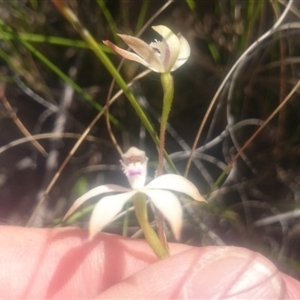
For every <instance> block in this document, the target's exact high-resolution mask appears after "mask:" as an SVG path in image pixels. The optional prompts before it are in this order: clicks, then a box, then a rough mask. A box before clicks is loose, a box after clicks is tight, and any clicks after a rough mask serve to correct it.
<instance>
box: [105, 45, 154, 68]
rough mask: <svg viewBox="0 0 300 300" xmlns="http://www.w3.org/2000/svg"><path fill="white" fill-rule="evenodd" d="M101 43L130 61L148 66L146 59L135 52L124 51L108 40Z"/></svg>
mask: <svg viewBox="0 0 300 300" xmlns="http://www.w3.org/2000/svg"><path fill="white" fill-rule="evenodd" d="M103 43H104V44H105V45H106V46H108V47H110V48H111V49H113V50H114V51H115V52H117V53H118V54H119V55H121V56H122V57H124V58H126V59H129V60H132V61H136V62H138V63H140V64H142V65H144V66H145V67H147V68H150V65H149V63H148V62H147V61H145V60H144V59H142V58H141V57H140V56H138V55H136V54H135V53H133V52H129V51H126V50H124V49H122V48H120V47H118V46H116V45H115V44H113V43H111V42H110V41H103ZM153 71H155V72H158V71H156V70H153Z"/></svg>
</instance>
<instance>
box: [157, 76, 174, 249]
mask: <svg viewBox="0 0 300 300" xmlns="http://www.w3.org/2000/svg"><path fill="white" fill-rule="evenodd" d="M161 84H162V87H163V92H164V98H163V109H162V114H161V120H160V137H159V140H160V143H159V151H158V166H157V172H156V176H160V175H162V173H163V167H164V151H165V150H164V148H165V136H166V128H167V123H168V117H169V113H170V110H171V105H172V101H173V96H174V81H173V77H172V75H171V73H162V74H161ZM156 220H157V232H158V236H159V239H160V242H161V243H162V245H163V246H164V247H165V248H166V249H168V242H167V238H166V234H165V227H164V217H163V215H162V214H161V213H160V212H159V211H156Z"/></svg>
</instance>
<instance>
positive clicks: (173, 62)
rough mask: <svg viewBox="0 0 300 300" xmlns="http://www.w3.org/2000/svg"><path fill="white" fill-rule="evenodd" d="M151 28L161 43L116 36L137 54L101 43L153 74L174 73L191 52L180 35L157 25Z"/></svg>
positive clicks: (127, 36)
mask: <svg viewBox="0 0 300 300" xmlns="http://www.w3.org/2000/svg"><path fill="white" fill-rule="evenodd" d="M152 28H153V29H154V30H155V31H156V32H157V33H158V34H159V35H161V36H162V41H157V40H155V41H154V42H152V43H150V45H148V44H147V43H145V42H144V41H142V40H141V39H139V38H136V37H133V36H129V35H125V34H118V36H119V37H120V38H121V39H122V40H123V41H124V42H125V43H126V44H127V45H128V46H129V47H130V48H131V49H132V50H134V51H135V52H136V53H137V54H135V53H133V52H129V51H126V50H124V49H122V48H119V47H118V46H116V45H114V44H113V43H111V42H110V41H103V43H104V44H105V45H107V46H108V47H110V48H111V49H113V50H114V51H115V52H117V53H118V54H120V55H121V56H123V57H124V58H126V59H129V60H133V61H136V62H138V63H140V64H142V65H144V66H146V67H147V68H149V69H151V70H152V71H154V72H158V73H169V72H171V71H175V70H176V69H178V68H179V67H180V66H181V65H183V64H184V63H185V62H186V61H187V59H188V58H189V56H190V51H191V50H190V45H189V43H188V42H187V40H186V39H185V38H184V37H183V36H182V35H181V34H180V33H179V34H178V35H175V34H174V33H173V32H172V31H171V30H170V29H169V28H168V27H166V26H163V25H158V26H153V27H152Z"/></svg>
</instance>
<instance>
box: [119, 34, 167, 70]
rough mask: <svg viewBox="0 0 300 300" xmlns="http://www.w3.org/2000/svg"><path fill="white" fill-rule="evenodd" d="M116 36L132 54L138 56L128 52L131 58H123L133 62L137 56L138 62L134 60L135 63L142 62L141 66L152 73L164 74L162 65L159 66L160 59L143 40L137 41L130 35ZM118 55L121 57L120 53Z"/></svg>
mask: <svg viewBox="0 0 300 300" xmlns="http://www.w3.org/2000/svg"><path fill="white" fill-rule="evenodd" d="M118 36H119V37H120V38H121V39H122V40H123V41H124V42H125V43H126V44H127V45H128V46H129V47H130V48H131V49H132V50H133V51H134V52H136V53H137V54H138V55H136V54H134V55H135V56H133V55H132V54H133V53H132V52H128V53H130V54H131V58H130V57H125V56H124V57H125V58H127V59H131V60H135V59H133V58H136V56H137V57H138V60H135V61H137V62H139V63H142V62H143V63H142V64H143V65H144V66H147V67H148V68H149V69H151V70H153V71H154V72H159V73H162V72H164V68H163V65H162V64H161V61H160V57H159V55H158V53H157V52H156V51H155V50H154V49H153V48H152V47H150V45H148V44H147V43H145V42H144V41H143V40H141V39H138V38H136V37H134V36H130V35H126V34H118ZM115 47H116V46H115ZM119 49H120V48H119ZM114 50H115V49H114ZM123 51H125V50H123ZM119 54H120V55H122V54H121V53H119ZM122 56H123V55H122ZM146 64H147V65H146Z"/></svg>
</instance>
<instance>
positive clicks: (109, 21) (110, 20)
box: [97, 0, 119, 41]
mask: <svg viewBox="0 0 300 300" xmlns="http://www.w3.org/2000/svg"><path fill="white" fill-rule="evenodd" d="M97 3H98V5H99V6H100V8H101V10H102V12H103V15H104V17H105V19H106V21H107V24H108V26H109V28H110V31H111V32H112V34H113V36H114V39H115V41H118V39H119V38H118V36H117V26H116V23H115V21H114V18H113V17H112V15H111V13H110V11H109V10H108V9H107V6H106V4H105V1H103V0H97Z"/></svg>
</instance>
